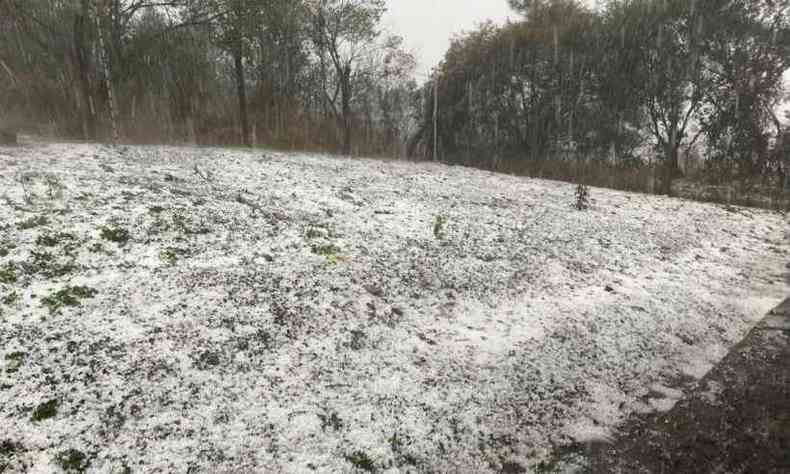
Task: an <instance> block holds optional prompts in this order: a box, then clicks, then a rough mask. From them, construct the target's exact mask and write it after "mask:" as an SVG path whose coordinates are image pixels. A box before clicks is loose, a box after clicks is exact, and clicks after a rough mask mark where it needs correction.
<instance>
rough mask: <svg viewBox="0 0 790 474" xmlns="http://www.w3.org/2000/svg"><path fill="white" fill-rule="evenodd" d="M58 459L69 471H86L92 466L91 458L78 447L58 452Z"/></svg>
mask: <svg viewBox="0 0 790 474" xmlns="http://www.w3.org/2000/svg"><path fill="white" fill-rule="evenodd" d="M56 461H57V463H58V464H59V465H60V467H61V468H63V470H64V471H66V472H68V473H71V472H85V471H87V470H88V467H90V460H89V459H88V457H87V456H86V455H85V453H83V452H82V451H78V450H76V449H67V450H65V451H61V452H60V453H58V456H57V458H56Z"/></svg>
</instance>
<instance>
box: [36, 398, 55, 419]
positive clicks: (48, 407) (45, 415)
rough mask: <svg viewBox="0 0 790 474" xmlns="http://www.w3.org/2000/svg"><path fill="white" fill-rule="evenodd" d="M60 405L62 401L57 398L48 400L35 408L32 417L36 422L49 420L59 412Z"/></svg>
mask: <svg viewBox="0 0 790 474" xmlns="http://www.w3.org/2000/svg"><path fill="white" fill-rule="evenodd" d="M59 405H60V401H58V400H57V399H52V400H49V401H46V402H44V403H42V404H40V405H38V406H37V407H36V408H35V409H34V410H33V414H32V415H31V416H30V419H31V420H32V421H35V422H38V421H44V420H48V419H50V418H52V417H54V416H55V415H57V414H58V406H59Z"/></svg>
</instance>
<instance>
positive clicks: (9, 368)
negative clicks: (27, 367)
mask: <svg viewBox="0 0 790 474" xmlns="http://www.w3.org/2000/svg"><path fill="white" fill-rule="evenodd" d="M25 356H27V354H26V353H24V352H22V351H16V352H12V353H10V354H6V356H5V360H6V361H8V362H7V363H6V369H5V371H6V372H7V373H9V374H13V373H14V372H16V371H17V370H19V368H20V367H21V366H22V362H24V361H25Z"/></svg>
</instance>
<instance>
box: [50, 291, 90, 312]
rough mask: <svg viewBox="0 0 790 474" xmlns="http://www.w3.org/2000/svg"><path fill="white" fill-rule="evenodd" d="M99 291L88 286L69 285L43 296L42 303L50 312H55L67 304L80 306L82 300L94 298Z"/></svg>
mask: <svg viewBox="0 0 790 474" xmlns="http://www.w3.org/2000/svg"><path fill="white" fill-rule="evenodd" d="M98 293H99V291H98V290H96V289H94V288H90V287H87V286H67V287H66V288H63V289H62V290H59V291H56V292H55V293H53V294H51V295H49V296H45V297H44V298H42V299H41V304H42V305H44V306H46V307H48V308H49V311H50V313H55V312H57V311H58V310H60V309H61V308H63V307H65V306H79V305H80V301H81V300H83V299H86V298H93V297H94V296H96V295H97V294H98Z"/></svg>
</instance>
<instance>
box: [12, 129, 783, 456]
mask: <svg viewBox="0 0 790 474" xmlns="http://www.w3.org/2000/svg"><path fill="white" fill-rule="evenodd" d="M573 192H574V188H573V186H571V185H568V184H564V183H559V182H552V181H541V180H536V179H526V178H516V177H510V176H505V175H496V174H492V173H488V172H483V171H476V170H470V169H465V168H460V167H446V166H443V165H433V164H415V163H405V162H384V161H373V160H362V159H339V158H331V157H327V156H314V155H302V154H282V153H274V152H261V151H256V152H248V151H234V150H227V149H205V148H176V147H118V148H111V147H105V146H99V145H82V144H79V145H78V144H46V145H44V144H41V145H26V146H24V147H15V148H0V368H2V371H0V471H2V470H3V467H4V466H5V467H6V469H7V470H8V471H10V472H21V471H31V472H49V470H50V469H53V467H58V468H68V467H79V468H87V470H88V472H152V471H159V472H250V471H257V472H312V471H316V472H328V471H339V472H348V471H353V470H354V469H358V470H362V471H374V470H375V471H379V472H416V471H420V472H424V471H430V470H433V471H435V472H447V471H452V470H458V471H460V472H500V471H502V470H505V471H506V472H519V471H520V469H522V468H527V467H534V466H535V465H537V464H538V463H540V462H544V463H545V462H549V461H550V460H551V459H552V458H553V456H554V455H553V453H555V452H556V451H557V450H558V449H561V448H562V447H567V446H572V445H574V444H575V443H584V442H587V441H591V440H600V439H607V438H608V437H609V436H611V434H612V433H613V430H615V429H616V426H617V424H618V423H619V422H621V421H622V420H623V419H624V417H625V416H627V415H628V414H630V413H634V412H646V411H650V410H661V409H666V408H667V407H670V406H671V405H672V404H673V403H674V401H675V400H677V398H678V397H679V396H681V395H682V393H679V391H678V390H677V388H678V385H677V384H678V383H679V381H682V380H683V379H684V378H700V377H702V376H703V375H704V374H705V373H706V372H707V371H708V369H709V368H711V367H712V366H713V365H714V364H715V363H716V362H717V361H718V360H720V359H721V358H722V357H723V356H724V355H725V354H726V352H727V350H728V348H730V347H731V346H732V345H734V344H735V343H737V342H738V341H739V340H740V339H741V338H742V337H743V336H744V335H745V334H746V333H747V332H748V331H749V329H750V328H751V327H752V325H753V324H754V323H755V322H756V321H757V320H758V319H759V318H760V317H761V316H762V315H763V314H764V313H765V312H766V311H767V310H768V309H770V308H771V307H772V306H773V305H775V304H776V303H778V302H779V301H781V300H782V299H783V297H784V296H786V293H787V290H788V285H787V282H786V280H785V278H786V277H785V276H784V273H785V272H787V269H786V268H785V265H786V263H787V262H788V261H790V245H788V244H790V227H788V217H787V216H786V215H783V214H779V213H773V212H768V211H760V210H754V209H748V208H736V207H727V208H725V207H722V206H716V205H711V204H702V203H695V202H690V201H683V200H679V199H670V198H664V197H657V196H648V195H640V194H629V193H623V192H615V191H610V190H604V189H597V188H594V189H592V190H591V195H592V199H593V202H592V208H591V209H590V210H588V211H584V212H580V211H577V210H575V209H574V208H573V207H572V206H571V203H572V202H573ZM545 465H546V464H544V466H545ZM125 468H129V469H131V471H128V470H125Z"/></svg>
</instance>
